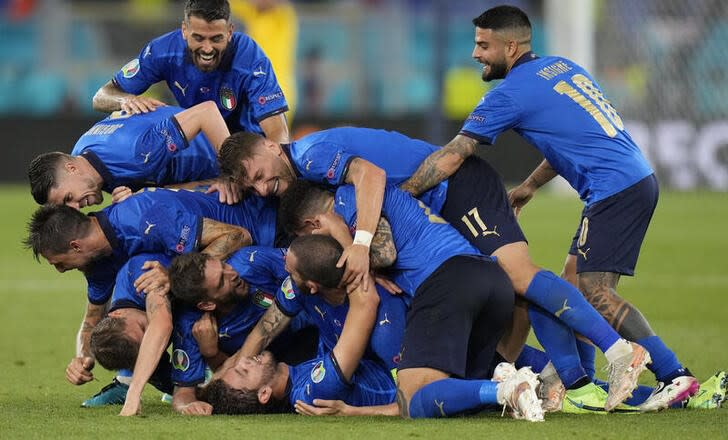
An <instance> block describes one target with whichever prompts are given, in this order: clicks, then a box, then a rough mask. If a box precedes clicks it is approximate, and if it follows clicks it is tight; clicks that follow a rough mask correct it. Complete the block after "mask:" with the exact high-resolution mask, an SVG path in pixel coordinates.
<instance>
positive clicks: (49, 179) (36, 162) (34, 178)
mask: <svg viewBox="0 0 728 440" xmlns="http://www.w3.org/2000/svg"><path fill="white" fill-rule="evenodd" d="M72 158H73V156H71V155H70V154H66V153H61V152H60V151H52V152H50V153H43V154H40V155H38V156H37V157H36V158H35V159H33V160H32V161H31V162H30V166H28V180H29V181H30V193H31V194H32V195H33V198H34V199H35V202H36V203H38V204H39V205H42V204H44V203H47V202H48V193H50V192H51V189H52V188H55V187H56V186H57V185H58V182H57V181H56V176H57V175H58V166H59V164H60V163H61V161H63V160H70V159H72Z"/></svg>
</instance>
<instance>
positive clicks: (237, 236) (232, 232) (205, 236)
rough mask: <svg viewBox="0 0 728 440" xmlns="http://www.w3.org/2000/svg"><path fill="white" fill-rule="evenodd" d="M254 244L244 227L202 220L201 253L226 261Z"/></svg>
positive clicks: (207, 219) (206, 219)
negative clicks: (239, 250) (243, 248)
mask: <svg viewBox="0 0 728 440" xmlns="http://www.w3.org/2000/svg"><path fill="white" fill-rule="evenodd" d="M251 244H253V238H252V237H251V236H250V232H248V230H247V229H245V228H244V227H242V226H236V225H231V224H227V223H222V222H218V221H215V220H212V219H210V218H204V219H203V220H202V235H201V237H200V251H201V252H204V253H206V254H208V255H210V256H211V257H212V258H216V259H219V260H226V259H227V258H228V257H229V256H230V255H232V253H233V252H235V251H237V250H238V249H240V248H241V247H244V246H250V245H251Z"/></svg>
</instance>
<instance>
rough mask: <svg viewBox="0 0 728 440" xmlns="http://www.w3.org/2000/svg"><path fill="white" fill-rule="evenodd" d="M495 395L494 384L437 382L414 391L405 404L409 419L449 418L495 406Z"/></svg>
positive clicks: (456, 380)
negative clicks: (410, 398) (485, 406)
mask: <svg viewBox="0 0 728 440" xmlns="http://www.w3.org/2000/svg"><path fill="white" fill-rule="evenodd" d="M497 391H498V383H497V382H493V381H491V380H463V379H452V378H448V379H441V380H438V381H435V382H432V383H429V384H427V385H425V386H423V387H422V388H420V389H419V390H417V392H416V393H415V394H414V396H412V400H411V401H410V404H409V415H410V417H412V418H413V419H421V418H437V417H449V416H453V415H456V414H460V413H463V412H466V411H469V410H475V409H478V408H480V407H482V406H484V405H497V404H498V397H497Z"/></svg>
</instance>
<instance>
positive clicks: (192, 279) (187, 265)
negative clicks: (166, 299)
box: [169, 252, 212, 306]
mask: <svg viewBox="0 0 728 440" xmlns="http://www.w3.org/2000/svg"><path fill="white" fill-rule="evenodd" d="M211 259H212V257H210V256H209V255H207V254H204V253H202V252H190V253H188V254H182V255H179V256H177V257H175V259H174V260H172V264H171V265H170V266H169V283H170V291H171V292H172V296H174V297H175V299H177V300H179V301H182V302H183V303H185V304H188V305H191V306H196V305H197V303H198V302H200V301H204V300H205V299H206V298H207V291H206V290H205V288H204V287H203V286H202V284H203V282H204V281H205V264H207V262H208V261H209V260H211Z"/></svg>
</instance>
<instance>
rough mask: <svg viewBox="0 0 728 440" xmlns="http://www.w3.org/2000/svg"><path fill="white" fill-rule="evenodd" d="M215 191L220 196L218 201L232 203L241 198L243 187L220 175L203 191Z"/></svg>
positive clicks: (207, 192) (208, 192) (206, 192)
mask: <svg viewBox="0 0 728 440" xmlns="http://www.w3.org/2000/svg"><path fill="white" fill-rule="evenodd" d="M215 191H217V192H218V195H219V196H220V197H219V198H220V203H227V204H228V205H234V204H236V203H238V202H239V201H241V200H242V199H243V188H242V187H241V186H240V185H238V184H237V183H236V182H235V181H233V180H232V179H228V178H224V177H221V178H219V179H217V180H216V181H215V183H213V184H212V185H210V187H209V188H208V189H207V191H205V194H210V193H213V192H215Z"/></svg>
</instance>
